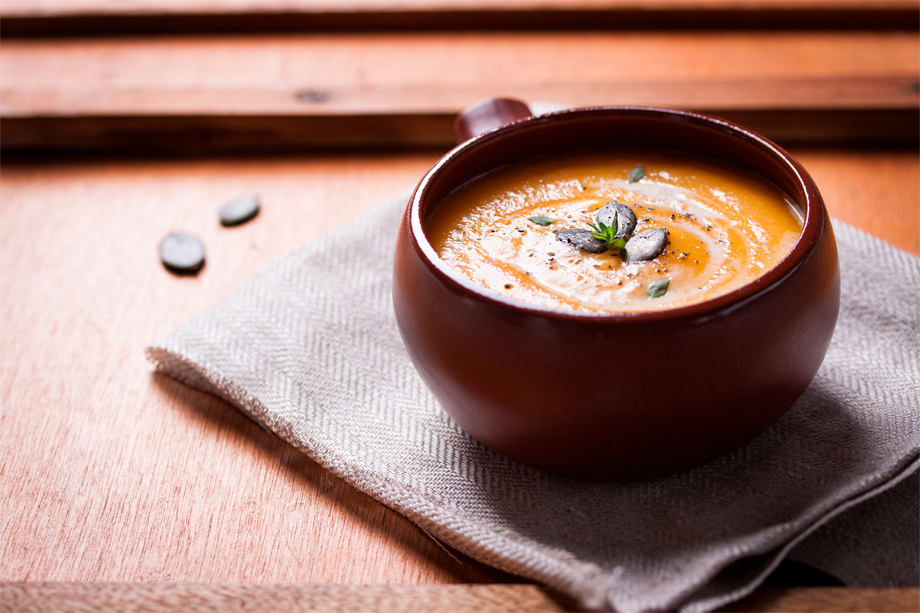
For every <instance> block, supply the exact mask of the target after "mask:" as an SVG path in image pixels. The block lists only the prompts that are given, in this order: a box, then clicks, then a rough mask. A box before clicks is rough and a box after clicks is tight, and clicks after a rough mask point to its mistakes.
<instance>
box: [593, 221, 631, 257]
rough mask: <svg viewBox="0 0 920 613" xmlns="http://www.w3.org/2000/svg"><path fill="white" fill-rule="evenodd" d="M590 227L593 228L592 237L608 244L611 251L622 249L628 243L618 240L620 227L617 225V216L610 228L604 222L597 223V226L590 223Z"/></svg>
mask: <svg viewBox="0 0 920 613" xmlns="http://www.w3.org/2000/svg"><path fill="white" fill-rule="evenodd" d="M588 225H589V226H591V230H592V232H591V236H593V237H594V238H596V239H598V240H601V241H604V242H605V243H607V247H608V248H609V249H622V248H623V246H624V245H625V244H626V241H625V240H623V239H622V238H616V235H617V227H618V225H619V224H617V216H616V215H614V216H613V219H612V220H611V222H610V225H609V226H608V225H607V224H605V223H604V222H603V221H599V222H597V225H594V224H593V223H589V224H588Z"/></svg>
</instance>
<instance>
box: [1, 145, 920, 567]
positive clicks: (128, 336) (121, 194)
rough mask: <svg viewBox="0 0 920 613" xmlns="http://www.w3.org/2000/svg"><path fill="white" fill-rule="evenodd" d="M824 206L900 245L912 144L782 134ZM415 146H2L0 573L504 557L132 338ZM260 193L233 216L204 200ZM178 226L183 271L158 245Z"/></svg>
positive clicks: (336, 208)
mask: <svg viewBox="0 0 920 613" xmlns="http://www.w3.org/2000/svg"><path fill="white" fill-rule="evenodd" d="M794 153H795V154H796V155H797V157H799V159H800V160H802V162H803V164H804V165H805V167H806V168H808V169H809V171H810V172H811V173H812V174H813V176H814V177H815V179H816V181H817V183H818V185H819V186H820V188H821V190H822V192H823V194H824V196H825V199H826V200H827V204H828V208H829V210H830V211H831V214H832V215H834V216H836V217H837V218H839V219H841V220H843V221H846V222H848V223H852V224H854V225H857V226H859V227H861V228H863V229H865V230H867V231H868V232H870V233H872V234H875V235H876V236H880V237H882V238H885V239H886V240H889V241H890V242H892V243H894V244H896V245H897V246H899V247H901V248H903V249H906V250H908V251H910V252H912V253H914V254H920V232H918V231H917V228H918V227H920V219H918V215H920V212H918V207H917V201H916V193H917V192H916V186H917V185H918V183H920V154H918V153H917V152H915V151H849V152H848V151H837V150H831V149H806V150H796V151H794ZM435 157H436V156H435V155H433V154H399V155H396V154H379V155H369V154H363V155H342V156H328V155H322V156H307V157H300V158H247V159H224V160H185V161H151V160H127V161H118V160H114V161H99V160H97V161H94V162H78V161H73V160H71V161H66V160H65V161H62V162H47V161H44V162H43V161H38V162H29V163H27V162H18V163H12V162H9V161H5V162H4V163H3V165H2V169H0V202H2V206H0V263H2V266H0V338H2V339H3V342H2V345H0V356H2V361H0V426H2V428H3V432H4V436H3V437H2V438H0V458H2V459H0V581H7V582H146V583H163V582H179V583H202V582H205V583H206V582H220V583H258V584H264V583H283V584H288V583H295V584H375V585H388V584H389V585H420V584H444V583H484V582H485V583H495V582H507V581H511V580H512V578H510V577H508V576H506V575H503V574H502V573H500V572H498V571H494V570H491V569H488V568H485V567H483V566H482V565H480V564H478V563H475V562H473V561H471V560H469V559H468V558H466V557H464V556H462V555H459V554H457V553H455V552H449V551H447V550H445V549H444V548H443V547H441V546H440V545H439V544H437V543H435V542H434V541H432V540H431V539H430V538H428V536H427V535H426V534H424V533H423V532H421V531H420V530H419V529H418V528H416V527H415V526H414V525H412V524H411V523H410V522H408V521H407V520H405V519H403V518H402V517H401V516H399V515H397V514H396V513H393V512H391V511H389V510H388V509H386V508H385V507H383V506H381V505H379V504H377V503H375V502H373V501H371V500H370V499H368V498H367V497H366V496H364V495H363V494H360V493H358V492H356V491H355V490H353V489H352V488H350V487H349V486H347V485H345V484H344V483H342V482H341V481H340V480H338V479H336V478H334V477H332V476H330V475H328V474H326V473H325V471H323V469H322V468H320V467H319V466H317V465H316V464H314V463H312V462H311V461H309V460H307V459H306V457H305V456H304V455H302V454H300V453H298V452H296V451H295V450H293V449H292V448H291V447H289V446H288V445H286V444H284V443H282V442H281V441H279V440H278V439H277V438H276V437H274V436H272V435H270V434H268V433H267V432H265V431H263V430H262V429H261V428H259V427H258V426H256V425H255V424H254V423H253V422H251V421H250V420H248V419H247V418H245V417H244V416H243V415H242V414H241V413H239V412H238V411H236V410H235V409H233V408H232V407H230V406H229V405H227V404H226V403H224V402H223V401H220V400H217V399H215V398H213V397H210V396H208V395H206V394H203V393H200V392H196V391H194V390H191V389H189V388H187V387H185V386H183V385H181V384H178V383H176V382H174V381H172V380H170V379H167V378H165V377H161V376H156V375H152V374H151V372H150V366H149V365H148V364H147V363H146V362H145V360H144V358H143V354H142V349H143V347H144V346H145V345H146V344H148V343H150V342H153V341H155V340H157V339H158V338H160V337H162V336H163V335H165V334H166V333H167V332H169V331H170V330H172V329H173V328H174V327H175V326H176V325H178V324H179V323H181V322H183V321H185V320H186V319H188V318H189V317H191V316H193V315H195V314H196V313H199V312H201V311H203V310H205V309H207V308H208V307H209V306H211V305H212V304H214V303H215V302H216V301H218V300H220V298H221V297H223V296H225V295H226V294H227V293H229V292H230V291H232V290H233V289H234V288H235V287H237V286H238V285H239V284H241V283H242V282H243V281H245V280H246V279H248V278H250V277H251V276H252V275H254V274H255V273H256V272H258V270H260V269H261V268H262V267H264V266H265V265H267V264H268V263H269V262H271V261H273V260H275V259H277V258H279V257H281V256H282V255H284V254H285V253H287V252H289V251H290V250H292V249H294V248H296V247H297V246H299V245H301V244H303V243H304V242H306V241H308V240H310V239H311V238H314V237H316V236H318V235H319V234H320V233H322V232H324V231H325V230H328V229H330V228H333V227H335V226H337V225H339V224H341V223H345V222H347V220H349V219H351V218H353V217H354V216H356V215H359V214H360V213H361V212H363V211H366V210H368V209H369V208H370V207H372V206H373V205H374V204H375V203H377V202H379V201H381V200H383V199H384V198H386V197H387V196H389V195H390V194H392V193H395V192H396V191H399V190H401V189H403V188H405V187H408V186H411V185H412V184H414V183H415V181H417V180H418V178H419V177H420V176H421V175H422V174H423V172H424V171H425V170H426V169H427V168H428V167H429V166H430V165H431V164H432V163H433V162H434V161H435ZM252 193H255V194H259V195H260V196H261V197H262V200H263V210H262V212H261V213H260V215H259V216H258V217H257V218H256V219H254V220H253V221H252V222H250V223H248V224H245V225H243V226H239V227H237V228H223V227H221V226H220V224H219V222H218V218H217V210H218V208H219V206H220V205H221V204H223V203H224V202H225V201H227V200H229V199H231V198H234V197H236V196H238V195H242V194H252ZM174 230H183V231H188V232H192V233H195V234H197V235H198V236H199V237H200V238H201V239H202V240H203V242H204V244H205V246H206V249H207V258H208V259H207V263H206V265H205V268H204V270H203V271H202V272H201V273H200V274H199V275H198V276H197V277H193V278H187V277H184V278H180V277H175V276H173V275H171V274H169V273H167V272H166V271H165V270H164V269H163V267H162V266H161V265H160V263H159V261H158V259H157V244H158V243H159V241H160V240H161V239H162V238H163V236H165V235H166V234H167V233H169V232H171V231H174Z"/></svg>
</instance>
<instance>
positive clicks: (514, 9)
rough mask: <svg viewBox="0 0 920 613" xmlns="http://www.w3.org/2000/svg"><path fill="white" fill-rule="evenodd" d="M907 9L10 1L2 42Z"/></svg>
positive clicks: (855, 23)
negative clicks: (32, 38)
mask: <svg viewBox="0 0 920 613" xmlns="http://www.w3.org/2000/svg"><path fill="white" fill-rule="evenodd" d="M918 16H920V7H918V6H917V4H916V3H915V2H912V1H911V0H747V1H745V2H743V3H741V2H738V1H737V0H437V1H434V2H431V1H429V0H341V1H339V0H236V1H234V2H224V1H220V2H218V1H215V0H194V1H190V2H181V1H179V0H143V1H138V2H130V3H125V2H111V1H109V0H76V1H71V0H40V1H35V2H33V1H31V0H6V2H4V3H3V6H2V7H0V18H2V19H3V30H4V37H5V38H10V37H25V36H86V35H116V36H125V35H137V34H156V33H168V34H176V33H218V32H223V33H226V32H237V33H239V32H260V31H262V32H264V31H273V32H304V31H329V30H340V31H341V30H378V31H392V30H393V29H403V30H420V29H445V30H458V29H471V28H475V29H477V30H483V29H505V30H520V29H533V28H552V29H556V30H558V29H560V28H570V29H571V28H576V29H591V30H593V29H598V28H610V29H617V30H626V29H629V30H632V29H636V28H642V29H662V28H673V29H688V28H706V29H711V28H725V29H727V28H734V29H738V28H752V29H765V28H784V29H799V30H802V29H847V30H854V29H900V30H915V29H916V24H917V19H918Z"/></svg>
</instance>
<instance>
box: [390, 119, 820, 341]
mask: <svg viewBox="0 0 920 613" xmlns="http://www.w3.org/2000/svg"><path fill="white" fill-rule="evenodd" d="M592 115H598V116H609V115H616V116H624V117H630V116H633V117H637V118H652V119H660V120H665V121H678V122H684V123H690V124H693V125H696V126H697V127H702V128H706V129H711V130H714V131H717V132H721V133H723V134H725V135H727V136H730V137H734V138H738V139H740V140H742V141H744V142H745V143H747V144H748V145H752V146H754V147H755V148H757V149H760V150H761V151H762V152H764V153H766V154H767V156H768V157H772V158H773V159H774V160H775V161H777V162H779V163H780V165H781V166H782V167H783V168H784V169H785V171H786V172H787V173H788V174H789V176H790V177H792V178H793V180H794V182H795V184H796V185H797V187H798V188H799V189H800V190H801V193H802V194H804V199H803V201H802V202H799V204H800V205H801V206H802V208H803V211H802V213H803V216H804V220H803V223H802V231H801V233H800V234H799V237H798V239H797V240H796V242H795V244H794V245H793V247H792V249H791V250H790V251H789V253H787V254H786V256H785V257H784V258H783V259H782V260H780V262H779V263H778V264H776V265H775V266H774V267H773V268H771V269H769V270H768V271H767V272H765V273H764V274H762V275H760V276H758V277H757V278H755V279H754V280H753V281H750V282H749V283H747V284H745V285H743V286H741V287H739V288H737V289H734V290H732V291H730V292H727V293H725V294H721V295H719V296H715V297H713V298H709V299H707V300H703V301H701V302H695V303H692V304H688V305H684V306H678V307H673V308H666V309H662V310H657V311H627V312H614V313H609V312H587V311H566V310H562V309H558V308H554V307H547V306H541V305H537V304H531V303H527V302H524V301H523V300H520V299H516V298H511V297H508V296H506V295H504V294H502V293H499V292H497V291H494V290H490V289H488V288H486V287H485V286H482V285H479V284H478V283H476V282H475V281H473V280H472V279H469V278H468V277H466V276H465V275H463V274H461V273H460V272H459V271H457V270H456V269H455V268H454V267H452V266H451V265H449V264H448V263H447V262H445V261H444V260H442V259H441V257H440V256H439V255H438V254H437V252H436V251H435V249H434V247H433V246H432V245H431V243H430V242H429V240H428V237H427V235H426V234H425V230H424V220H423V219H422V216H421V210H422V202H423V200H424V198H425V196H426V194H427V193H428V191H429V189H430V187H431V186H432V184H433V183H434V181H435V180H436V179H437V178H438V176H439V175H440V174H441V173H442V172H443V171H444V169H445V167H447V166H448V165H449V164H452V163H454V160H457V159H459V158H461V157H463V156H465V155H471V154H473V151H474V150H475V149H476V148H477V147H480V146H483V145H484V144H487V143H489V142H491V141H493V140H495V139H499V138H503V137H505V136H507V135H509V134H512V133H514V132H518V131H521V130H528V129H534V128H532V126H542V125H544V124H546V123H556V122H563V121H565V120H566V119H578V118H581V117H582V116H584V117H588V118H590V117H591V116H592ZM765 180H768V179H765ZM790 196H794V194H790ZM405 216H406V220H405V221H406V222H407V226H408V233H409V236H410V239H411V243H412V246H413V248H414V250H415V251H416V253H417V254H418V255H419V257H420V259H421V260H422V262H424V264H425V266H426V267H427V268H428V269H429V271H430V272H431V273H432V274H433V275H434V276H435V277H437V278H438V279H439V280H440V281H441V282H442V283H444V284H445V285H446V286H448V287H449V288H451V289H452V290H453V291H455V292H459V293H462V294H464V295H465V296H466V297H467V298H471V299H473V300H476V301H479V302H481V303H483V304H484V305H489V306H492V307H494V308H501V309H509V310H511V311H516V312H520V313H522V314H525V315H532V316H539V317H544V318H548V319H552V320H560V321H567V320H572V321H578V322H604V323H609V324H616V323H627V322H628V323H630V324H635V323H639V322H661V321H671V320H677V319H700V318H703V319H708V318H710V317H714V316H723V315H725V314H727V313H728V312H731V311H733V310H735V309H737V308H740V307H742V306H743V305H745V304H747V303H748V302H750V301H752V300H754V299H756V298H757V296H759V295H761V294H763V293H765V292H768V291H770V290H771V289H772V288H774V287H776V286H777V285H779V284H780V283H781V282H782V281H783V280H784V279H785V278H786V277H788V276H789V275H791V274H792V273H793V272H795V270H797V269H798V267H799V266H801V265H802V263H803V262H805V261H806V260H807V259H808V257H809V254H811V253H812V252H813V251H814V250H815V249H816V248H817V245H818V241H819V238H820V237H821V234H822V231H823V230H824V226H825V224H826V219H827V213H826V210H825V207H824V201H823V199H822V197H821V194H820V192H819V191H818V187H817V185H816V184H815V182H814V180H813V179H812V178H811V176H810V175H809V174H808V172H807V171H806V170H805V168H804V167H803V166H802V165H801V164H800V163H799V162H798V161H797V160H796V159H795V158H794V157H793V156H792V155H791V154H789V153H788V152H787V151H786V150H785V149H783V148H782V147H780V146H779V145H777V144H776V143H774V142H772V141H771V140H769V139H767V138H765V137H763V136H761V135H759V134H757V133H756V132H753V131H751V130H749V129H747V128H745V127H743V126H741V125H739V124H736V123H734V122H732V121H729V120H726V119H722V118H719V117H714V116H711V115H706V114H703V113H696V112H691V111H682V110H676V109H667V108H662V107H653V106H587V107H577V108H567V109H562V110H558V111H553V112H550V113H544V114H540V115H533V116H531V117H526V118H524V119H519V120H515V121H513V122H511V123H508V124H505V125H503V126H500V127H498V128H494V129H492V130H489V131H487V132H484V133H482V134H480V135H478V136H475V137H473V138H471V139H469V140H467V141H465V142H463V143H460V144H459V145H457V146H455V147H454V148H453V149H451V150H450V151H448V152H447V153H446V154H444V156H442V157H441V158H440V159H439V160H438V161H437V162H436V163H435V164H434V166H432V167H431V168H430V169H429V170H428V172H426V173H425V175H424V176H423V177H422V179H421V180H420V181H419V183H418V184H417V185H416V187H415V189H414V190H413V192H412V195H411V196H410V198H409V203H408V205H407V207H406V211H405Z"/></svg>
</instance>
